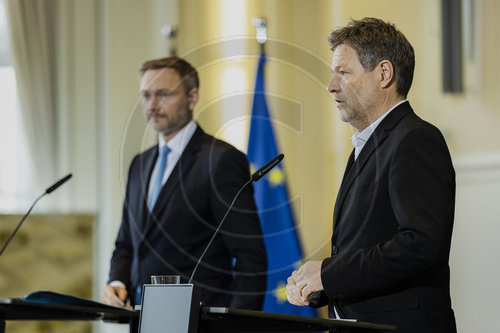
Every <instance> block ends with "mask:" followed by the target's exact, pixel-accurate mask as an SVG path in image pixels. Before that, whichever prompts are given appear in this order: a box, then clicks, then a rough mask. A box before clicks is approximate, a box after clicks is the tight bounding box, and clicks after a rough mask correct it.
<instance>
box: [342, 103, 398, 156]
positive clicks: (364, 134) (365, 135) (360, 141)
mask: <svg viewBox="0 0 500 333" xmlns="http://www.w3.org/2000/svg"><path fill="white" fill-rule="evenodd" d="M404 102H406V99H404V100H402V101H400V102H398V103H397V104H396V105H394V106H393V107H392V108H390V109H389V111H387V112H386V113H384V114H383V115H382V116H380V117H379V118H378V119H377V120H375V121H374V122H373V123H372V124H371V125H370V126H368V127H367V128H365V129H364V130H362V131H361V132H360V131H356V133H354V134H353V136H352V137H351V140H352V145H353V146H354V147H358V146H359V145H362V146H363V145H364V144H365V143H366V141H368V139H369V138H370V136H371V135H372V133H373V132H375V129H376V128H377V126H378V125H379V124H380V123H381V122H382V120H384V118H385V117H386V116H387V115H388V114H389V113H390V112H391V111H392V110H394V109H395V108H396V107H398V106H399V105H401V104H403V103H404Z"/></svg>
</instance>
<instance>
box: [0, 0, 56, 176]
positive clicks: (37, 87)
mask: <svg viewBox="0 0 500 333" xmlns="http://www.w3.org/2000/svg"><path fill="white" fill-rule="evenodd" d="M6 5H7V6H6V7H7V18H8V19H7V21H8V24H9V31H10V37H11V46H12V60H13V65H14V69H15V72H16V79H17V87H18V96H19V101H20V104H21V112H22V119H23V122H24V126H25V128H26V133H27V141H28V146H29V149H30V152H31V154H32V160H33V161H34V164H35V168H34V170H35V173H36V177H35V178H36V179H37V180H38V181H39V183H40V184H39V185H42V184H46V183H48V182H49V183H50V182H51V181H52V180H54V179H55V178H56V176H55V175H56V168H57V140H58V136H57V130H58V128H57V116H56V98H55V89H56V81H55V80H56V74H55V70H54V68H55V66H54V64H55V53H56V52H55V45H54V43H55V30H54V27H53V25H54V22H55V14H56V13H55V8H56V6H55V5H54V0H36V1H33V0H7V1H6Z"/></svg>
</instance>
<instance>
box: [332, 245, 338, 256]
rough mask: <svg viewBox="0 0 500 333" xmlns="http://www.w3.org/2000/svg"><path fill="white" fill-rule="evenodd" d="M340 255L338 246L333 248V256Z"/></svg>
mask: <svg viewBox="0 0 500 333" xmlns="http://www.w3.org/2000/svg"><path fill="white" fill-rule="evenodd" d="M338 253H339V248H338V246H332V254H333V255H336V254H338Z"/></svg>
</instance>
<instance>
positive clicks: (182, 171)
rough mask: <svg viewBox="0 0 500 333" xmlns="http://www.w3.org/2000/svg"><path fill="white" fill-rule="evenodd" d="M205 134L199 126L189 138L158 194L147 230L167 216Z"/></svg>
mask: <svg viewBox="0 0 500 333" xmlns="http://www.w3.org/2000/svg"><path fill="white" fill-rule="evenodd" d="M204 135H205V133H204V132H203V130H202V129H201V128H200V127H199V126H198V127H197V128H196V131H195V132H194V134H193V137H192V138H191V140H189V143H188V144H187V146H186V148H185V149H184V151H183V152H182V155H181V157H180V158H179V160H178V161H177V163H176V164H175V167H174V169H173V170H172V173H171V174H170V176H169V177H168V179H167V181H166V182H165V184H164V185H163V187H162V188H161V191H160V194H159V195H158V199H157V200H156V204H155V206H154V207H153V211H152V212H151V213H150V214H148V215H149V219H148V220H149V222H148V226H147V229H146V232H150V231H151V229H152V227H153V226H154V225H156V223H160V222H161V219H162V216H165V209H166V207H167V205H168V202H169V200H170V198H171V197H172V195H173V193H174V192H175V190H176V188H177V187H178V186H179V183H180V182H181V180H182V179H183V177H185V176H186V174H187V173H188V171H189V169H190V168H191V166H192V165H193V163H194V161H195V160H196V152H197V151H198V150H199V149H200V147H201V144H202V139H203V136H204ZM154 222H156V223H154Z"/></svg>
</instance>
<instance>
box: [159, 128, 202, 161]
mask: <svg viewBox="0 0 500 333" xmlns="http://www.w3.org/2000/svg"><path fill="white" fill-rule="evenodd" d="M195 131H196V123H195V122H194V120H191V121H190V122H189V123H188V124H187V125H186V126H184V127H183V128H182V129H181V130H180V131H179V133H177V134H176V135H175V136H174V137H173V138H172V139H170V140H169V141H168V142H165V140H163V136H162V135H161V133H160V134H158V144H159V148H160V151H161V149H162V148H163V146H165V145H167V146H168V148H170V149H171V150H172V151H173V152H175V153H177V154H179V155H180V154H182V152H183V151H184V149H185V148H186V146H187V144H188V142H189V140H191V137H192V136H193V134H194V132H195Z"/></svg>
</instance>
